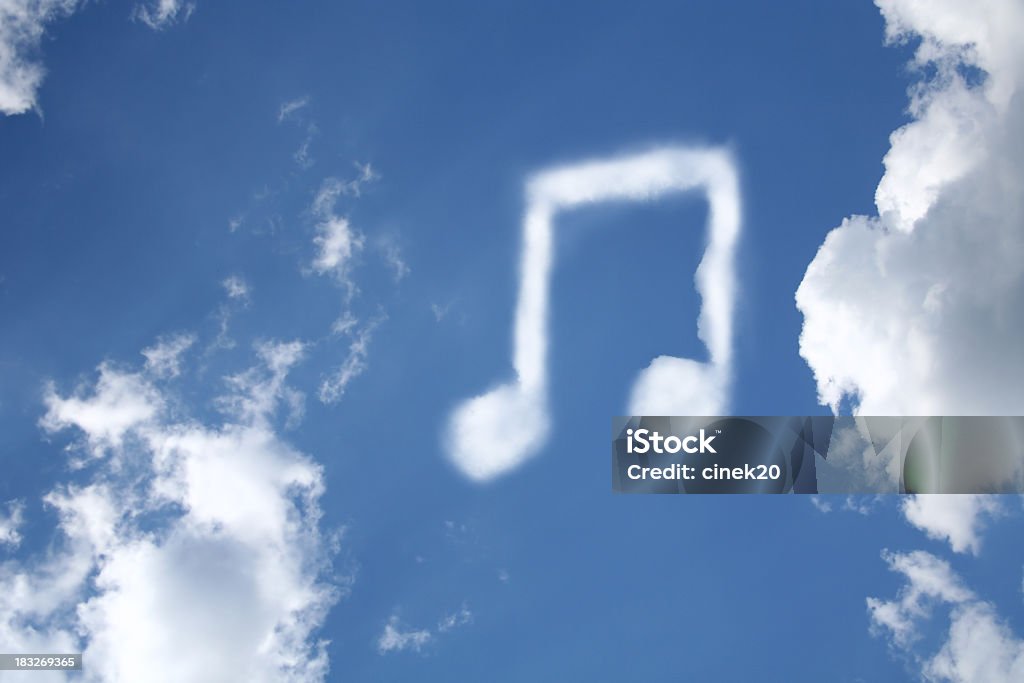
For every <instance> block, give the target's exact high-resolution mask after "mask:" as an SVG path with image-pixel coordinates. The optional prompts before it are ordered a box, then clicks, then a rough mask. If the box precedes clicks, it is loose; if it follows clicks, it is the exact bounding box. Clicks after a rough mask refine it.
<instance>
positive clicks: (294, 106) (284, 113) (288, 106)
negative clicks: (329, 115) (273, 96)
mask: <svg viewBox="0 0 1024 683" xmlns="http://www.w3.org/2000/svg"><path fill="white" fill-rule="evenodd" d="M308 105H309V96H308V95H304V96H302V97H296V98H295V99H294V100H288V101H286V102H282V103H281V108H280V109H278V110H277V122H278V123H283V122H284V121H286V120H288V119H290V118H291V117H292V116H293V115H294V114H295V113H296V112H298V111H300V110H301V109H305V108H306V107H307V106H308Z"/></svg>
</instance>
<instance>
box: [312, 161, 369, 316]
mask: <svg viewBox="0 0 1024 683" xmlns="http://www.w3.org/2000/svg"><path fill="white" fill-rule="evenodd" d="M367 168H368V167H367ZM370 173H372V170H371V171H370ZM360 177H362V176H360ZM374 177H375V176H374ZM360 182H361V181H360V180H359V179H358V178H357V179H356V180H352V181H342V180H339V179H338V178H327V179H326V180H324V182H323V183H321V185H320V189H319V190H318V191H317V193H316V195H315V197H314V198H313V206H312V207H311V210H312V212H313V215H314V216H316V217H317V219H318V223H317V226H316V231H317V234H316V237H314V238H313V243H314V244H315V245H316V248H317V253H316V256H315V257H314V259H313V262H312V264H311V267H312V269H313V272H315V273H317V274H318V275H331V276H333V277H334V278H335V279H336V280H337V281H338V282H339V283H340V284H342V285H344V286H345V287H346V288H347V289H348V292H349V296H350V297H351V296H352V295H353V294H354V292H355V291H356V287H355V283H353V282H352V280H351V278H350V277H349V271H350V269H351V266H352V259H353V258H354V257H355V255H356V254H357V253H358V252H359V251H361V250H362V248H363V244H364V241H365V238H364V237H363V235H362V234H361V233H360V232H359V231H357V230H355V229H354V228H353V227H352V225H351V223H349V220H348V218H345V217H343V216H339V215H337V214H336V212H335V204H336V203H337V201H338V198H339V197H341V196H342V195H351V194H356V195H358V193H359V189H358V187H359V184H360ZM353 188H354V189H353Z"/></svg>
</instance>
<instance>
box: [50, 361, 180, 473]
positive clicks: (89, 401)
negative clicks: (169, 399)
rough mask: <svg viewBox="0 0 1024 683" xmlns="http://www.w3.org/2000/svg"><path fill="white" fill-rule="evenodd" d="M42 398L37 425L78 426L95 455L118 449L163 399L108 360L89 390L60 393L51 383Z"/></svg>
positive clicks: (53, 427)
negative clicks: (41, 415) (44, 410)
mask: <svg viewBox="0 0 1024 683" xmlns="http://www.w3.org/2000/svg"><path fill="white" fill-rule="evenodd" d="M43 400H44V402H45V404H46V414H45V415H43V417H42V419H41V420H40V425H41V426H42V427H43V428H44V429H45V430H46V431H48V432H57V431H60V430H62V429H65V428H67V427H72V426H74V427H77V428H79V429H80V430H81V431H82V433H83V435H84V436H85V439H86V443H87V445H88V447H89V451H90V452H91V453H92V454H93V455H94V456H96V457H100V456H102V455H104V454H105V453H107V452H108V451H110V450H112V449H117V448H119V447H120V446H121V445H122V443H123V442H124V440H125V437H126V435H128V434H129V433H130V432H131V431H133V430H134V429H135V428H137V427H139V426H140V425H143V424H146V423H148V422H149V421H151V420H152V419H153V418H154V417H155V416H156V414H157V413H158V412H159V411H160V410H161V409H162V408H163V402H164V398H163V396H162V395H161V394H160V392H158V391H157V390H156V389H155V388H154V387H153V386H152V385H151V384H150V383H149V382H148V381H147V380H146V379H145V378H144V377H143V376H142V375H139V374H133V373H125V372H121V371H119V370H117V369H116V368H114V367H113V366H112V365H111V364H109V363H103V364H101V365H100V366H99V379H98V381H97V382H96V385H95V387H94V388H93V390H92V392H91V393H89V392H88V390H87V389H86V388H85V387H80V388H79V390H78V391H77V392H75V394H72V395H70V396H60V395H59V394H58V393H57V391H56V388H55V387H54V386H53V385H52V384H51V385H49V386H47V388H46V394H45V396H44V399H43Z"/></svg>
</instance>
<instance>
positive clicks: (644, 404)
mask: <svg viewBox="0 0 1024 683" xmlns="http://www.w3.org/2000/svg"><path fill="white" fill-rule="evenodd" d="M687 191H702V192H703V193H704V194H705V195H706V197H707V199H708V204H709V207H710V208H709V213H708V226H707V233H708V234H707V240H706V244H707V247H706V249H705V251H704V255H703V258H702V259H701V262H700V265H698V267H697V271H696V273H695V282H696V287H697V291H698V293H699V294H700V296H701V309H700V313H699V315H698V318H697V334H698V336H699V337H700V339H701V341H703V342H704V344H705V345H706V346H707V349H708V354H709V361H708V362H707V363H703V362H699V361H695V360H692V359H688V358H677V357H674V356H658V357H657V358H655V359H654V360H652V361H651V363H650V365H648V366H647V367H646V368H644V369H643V370H642V371H641V372H640V373H639V375H638V376H637V379H636V381H635V382H634V383H633V388H632V391H631V395H630V399H629V406H628V413H629V414H631V415H721V414H725V413H727V412H728V410H727V408H728V402H729V386H730V381H731V374H732V373H731V370H732V322H733V309H734V302H735V299H736V277H735V272H734V253H735V248H736V243H737V239H738V237H739V233H740V213H741V212H740V192H739V180H738V173H737V171H736V165H735V163H734V161H733V159H732V156H731V154H730V153H729V152H728V151H727V150H725V149H722V148H715V147H675V146H672V147H661V148H657V149H654V150H651V151H648V152H645V153H642V154H636V155H631V156H624V157H614V158H610V159H599V160H590V161H585V162H582V163H578V164H572V165H568V166H561V167H556V168H553V169H546V170H543V171H541V172H539V173H537V174H535V175H533V176H532V177H530V178H529V180H528V181H527V184H526V213H525V217H524V221H523V251H522V260H521V263H520V282H519V300H518V303H517V307H516V312H515V331H514V335H515V336H514V347H513V358H512V364H513V366H514V368H515V373H516V376H515V379H514V380H513V381H511V382H507V383H504V384H501V385H499V386H497V387H495V388H493V389H491V390H490V391H488V392H486V393H484V394H482V395H480V396H476V397H474V398H471V399H469V400H467V401H465V402H463V403H462V404H460V405H459V406H457V407H456V408H455V410H454V411H453V412H452V415H451V417H450V421H449V424H448V429H447V433H446V437H445V441H446V443H445V447H446V449H447V451H448V455H449V457H450V458H451V460H452V462H453V463H454V464H455V465H456V466H457V467H458V468H459V469H460V470H461V471H462V472H463V473H464V474H465V475H466V476H468V477H470V478H471V479H474V480H476V481H486V480H489V479H493V478H494V477H496V476H499V475H501V474H504V473H506V472H508V471H510V470H512V469H514V468H515V467H517V466H518V465H520V464H522V463H523V462H524V461H525V460H527V459H528V458H530V457H531V456H533V455H535V454H536V453H537V452H539V451H540V449H541V448H543V446H544V444H545V442H546V441H547V437H548V433H549V430H550V413H549V410H548V369H547V348H548V303H549V298H550V287H551V272H552V267H553V265H554V251H553V246H552V233H553V230H554V222H555V219H556V217H557V215H558V213H559V212H560V211H565V210H569V209H573V208H577V207H580V206H584V205H588V204H597V203H600V202H611V201H618V202H622V201H637V202H643V201H654V200H657V199H660V198H662V197H664V196H666V195H669V194H674V193H680V192H687ZM695 234H696V233H695ZM696 243H698V244H702V243H704V240H702V239H699V240H697V242H696Z"/></svg>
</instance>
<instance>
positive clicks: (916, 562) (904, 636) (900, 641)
mask: <svg viewBox="0 0 1024 683" xmlns="http://www.w3.org/2000/svg"><path fill="white" fill-rule="evenodd" d="M882 558H883V559H884V560H885V561H886V563H887V564H888V565H889V569H891V570H892V571H894V572H898V573H900V574H903V576H904V578H906V580H907V584H906V585H905V586H904V587H903V588H902V589H901V590H900V593H899V596H898V597H897V599H896V600H891V601H886V600H879V599H878V598H868V599H867V605H868V612H869V613H870V615H871V623H872V627H873V628H875V629H877V630H878V631H880V632H884V631H888V633H889V635H891V636H892V638H893V641H894V642H895V643H896V644H897V645H899V646H901V647H907V646H909V645H911V644H912V643H913V642H914V641H916V640H917V639H918V638H919V637H920V632H919V628H918V627H919V621H920V620H921V619H922V618H925V617H927V616H928V615H929V612H930V610H931V608H932V606H933V605H935V604H939V603H953V604H957V603H962V602H965V601H967V600H971V599H973V598H974V595H973V594H972V593H971V591H969V590H968V589H967V588H965V587H964V586H963V585H962V584H961V582H960V579H959V577H957V576H956V574H954V573H953V570H952V568H951V567H950V566H949V563H948V562H946V561H945V560H941V559H939V558H937V557H935V556H934V555H931V554H929V553H926V552H924V551H921V550H915V551H914V552H911V553H905V554H900V553H890V552H888V551H886V552H883V553H882Z"/></svg>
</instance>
